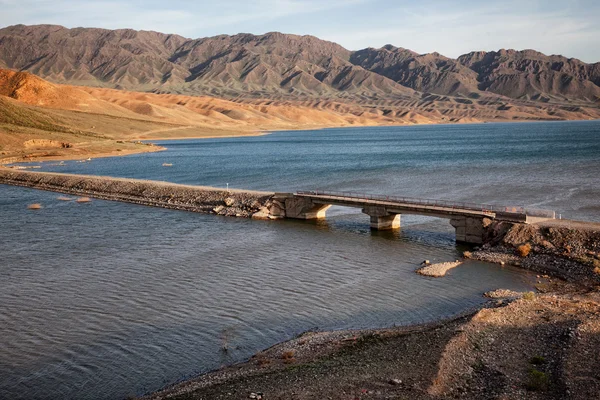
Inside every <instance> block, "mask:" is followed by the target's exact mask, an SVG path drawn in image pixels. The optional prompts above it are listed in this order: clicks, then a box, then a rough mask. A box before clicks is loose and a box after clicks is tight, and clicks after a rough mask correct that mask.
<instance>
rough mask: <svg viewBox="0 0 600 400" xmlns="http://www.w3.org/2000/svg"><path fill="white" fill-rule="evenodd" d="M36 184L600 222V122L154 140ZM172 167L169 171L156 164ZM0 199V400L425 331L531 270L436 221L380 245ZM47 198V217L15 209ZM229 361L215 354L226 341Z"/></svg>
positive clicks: (165, 379)
mask: <svg viewBox="0 0 600 400" xmlns="http://www.w3.org/2000/svg"><path fill="white" fill-rule="evenodd" d="M157 143H158V144H160V145H163V146H166V147H167V148H168V150H167V151H164V152H159V153H150V154H140V155H133V156H127V157H121V158H106V159H95V160H92V161H91V162H87V163H78V162H75V161H67V162H66V163H65V164H66V165H65V166H59V165H57V163H56V162H46V163H40V164H38V165H41V166H42V168H41V170H42V171H56V172H69V173H81V174H98V175H109V176H122V177H132V178H142V179H155V180H165V181H170V182H177V183H187V184H201V185H210V186H218V187H226V186H227V185H229V187H237V188H246V189H257V190H270V191H294V190H303V189H308V190H310V189H328V190H340V191H344V190H351V191H359V192H366V193H373V194H394V195H401V196H407V197H420V198H436V199H450V200H457V201H470V202H484V203H494V204H504V205H525V206H529V207H537V208H547V209H553V210H556V211H557V212H558V213H560V214H561V215H562V216H563V217H564V218H573V219H586V220H592V221H600V204H599V203H600V202H599V200H598V199H600V185H599V184H598V183H599V179H598V177H599V176H600V122H597V121H591V122H568V123H567V122H565V123H512V124H477V125H439V126H417V127H380V128H350V129H341V128H340V129H326V130H321V131H294V132H277V133H273V134H271V135H266V136H259V137H250V138H249V137H245V138H229V139H206V140H186V141H169V142H157ZM163 163H172V164H173V166H172V167H163V166H162V164H163ZM58 196H59V195H58V194H56V193H51V192H42V191H37V190H31V189H25V188H17V187H10V186H5V185H0V221H1V222H2V229H0V254H1V258H0V348H2V349H3V350H2V352H1V353H0V398H10V399H21V398H22V399H45V398H48V399H51V398H65V399H102V398H105V399H119V398H125V397H127V396H129V395H140V394H143V393H146V392H148V391H153V390H157V389H159V388H161V387H163V386H165V385H168V384H171V383H174V382H177V381H179V380H181V379H185V378H189V377H192V376H194V375H196V374H199V373H203V372H207V371H210V370H213V369H215V368H218V367H220V366H222V365H227V364H231V363H234V362H239V361H242V360H244V359H246V358H248V357H249V356H251V355H252V354H254V353H255V352H257V351H259V350H261V349H264V348H266V347H269V346H271V345H273V344H275V343H277V342H280V341H282V340H286V339H289V338H291V337H294V336H295V335H297V334H299V333H301V332H303V331H306V330H310V329H319V330H330V329H346V328H367V327H387V326H393V325H407V324H414V323H422V322H429V321H435V320H437V319H440V318H443V317H449V316H452V315H456V314H458V313H460V312H462V311H464V310H466V309H468V308H470V307H474V306H477V305H479V304H481V303H483V302H484V301H485V299H484V298H483V297H482V293H483V292H485V291H487V290H492V289H496V288H507V289H514V290H530V289H531V287H532V284H533V283H534V282H535V276H534V275H532V274H529V273H527V272H526V271H522V270H518V269H515V268H508V267H500V266H498V265H492V264H486V263H481V262H474V261H470V262H467V263H465V264H464V265H462V266H460V267H459V268H456V269H454V270H452V271H451V272H450V273H449V275H448V276H446V277H444V278H440V279H433V278H427V277H423V276H419V275H417V274H415V272H414V270H415V269H416V268H417V267H418V264H419V263H420V262H421V261H422V260H424V259H429V260H431V261H432V262H438V261H440V262H441V261H449V260H454V259H456V258H457V257H459V256H460V254H461V253H462V251H463V250H465V248H463V247H461V246H457V245H456V244H455V243H454V231H453V228H452V227H451V226H450V225H449V223H448V221H447V220H441V219H436V218H427V217H420V216H403V218H402V224H403V227H402V229H401V230H399V231H397V232H374V231H371V230H370V229H369V223H368V221H369V219H368V216H366V215H364V214H361V213H360V210H356V209H346V208H341V207H336V208H332V209H331V211H329V212H328V218H327V220H325V221H320V222H310V221H255V220H246V219H236V218H226V217H217V216H212V215H202V214H194V213H189V212H181V211H173V210H164V209H155V208H149V207H143V206H136V205H131V204H122V203H115V202H107V201H100V200H94V201H92V202H91V203H89V204H76V203H74V202H63V201H59V200H58V199H57V197H58ZM31 203H42V204H43V206H44V208H43V209H41V210H36V211H33V210H27V205H28V204H31ZM225 344H226V345H227V347H228V348H229V349H230V350H229V351H227V352H223V351H222V350H221V348H222V346H223V345H225Z"/></svg>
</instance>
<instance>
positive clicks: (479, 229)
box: [450, 216, 491, 244]
mask: <svg viewBox="0 0 600 400" xmlns="http://www.w3.org/2000/svg"><path fill="white" fill-rule="evenodd" d="M490 223H491V220H490V219H489V218H477V217H458V216H455V217H454V218H452V219H451V220H450V225H452V226H453V227H454V229H455V230H456V241H457V242H461V243H469V244H482V243H483V234H484V230H485V227H486V226H488V225H489V224H490Z"/></svg>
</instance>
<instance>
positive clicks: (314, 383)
mask: <svg viewBox="0 0 600 400" xmlns="http://www.w3.org/2000/svg"><path fill="white" fill-rule="evenodd" d="M561 288H562V290H563V291H566V292H565V293H561V294H558V293H553V294H538V295H534V296H527V297H525V298H521V299H518V300H513V301H506V300H501V301H498V300H496V301H494V302H493V303H489V304H488V306H487V307H486V308H483V309H481V310H479V311H476V312H472V313H470V314H469V315H466V316H462V317H459V318H456V319H453V320H450V321H445V322H441V323H438V324H433V325H427V326H420V327H410V328H395V329H386V330H372V331H356V332H348V331H346V332H330V333H327V332H325V333H308V334H305V335H302V336H300V337H298V338H296V339H294V340H291V341H289V342H286V343H282V344H280V345H277V346H275V347H273V348H271V349H268V350H266V351H264V352H261V353H259V354H257V355H255V356H254V357H253V358H252V359H251V360H250V361H248V362H247V363H243V364H240V365H236V366H233V367H228V368H224V369H222V370H220V371H216V372H214V373H211V374H207V375H203V376H201V377H199V378H198V379H196V380H192V381H188V382H186V383H184V384H181V385H178V386H175V387H172V388H169V389H167V390H165V391H163V392H158V393H155V394H153V395H150V396H148V397H146V398H145V399H154V400H156V399H248V398H262V399H390V398H399V399H403V398H407V399H408V398H411V399H450V398H464V399H597V398H600V354H599V353H598V348H600V294H599V293H598V292H581V291H579V290H577V291H575V292H572V291H570V290H568V288H570V287H569V286H568V285H566V286H562V287H561Z"/></svg>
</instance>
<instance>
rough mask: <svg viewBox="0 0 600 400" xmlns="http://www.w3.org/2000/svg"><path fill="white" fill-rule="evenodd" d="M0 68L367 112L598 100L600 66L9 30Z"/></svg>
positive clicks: (238, 38)
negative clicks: (383, 107) (437, 104)
mask: <svg viewBox="0 0 600 400" xmlns="http://www.w3.org/2000/svg"><path fill="white" fill-rule="evenodd" d="M0 66H6V67H8V68H12V69H16V70H25V71H30V72H33V73H35V74H37V75H39V76H41V77H44V78H46V79H49V80H51V81H52V82H58V83H69V84H77V85H86V86H100V87H109V88H120V89H127V90H135V91H144V92H154V93H172V94H186V95H195V96H198V95H212V96H219V97H224V98H229V99H234V98H240V97H243V98H254V99H270V100H277V101H285V100H300V101H310V100H315V99H320V100H331V101H342V102H346V103H348V102H352V103H355V104H359V105H361V106H365V105H369V104H371V103H373V102H379V101H389V102H393V101H403V102H404V101H412V102H413V103H417V102H420V101H422V99H425V98H427V97H428V94H430V93H433V94H439V95H445V96H451V97H452V98H445V100H444V101H445V102H448V101H449V102H455V103H462V104H465V101H466V99H470V100H477V101H484V102H491V103H497V102H499V103H502V104H504V103H508V102H509V99H517V100H519V101H535V102H537V103H544V102H552V103H565V104H570V105H572V104H574V103H575V104H576V105H577V106H580V105H585V106H586V107H587V106H588V105H589V107H597V106H598V104H599V102H600V63H596V64H585V63H583V62H581V61H579V60H575V59H567V58H565V57H562V56H545V55H543V54H541V53H537V52H534V51H531V50H527V51H514V50H501V51H499V52H489V53H485V52H474V53H469V54H466V55H464V56H461V57H459V59H458V60H454V59H451V58H448V57H444V56H442V55H440V54H438V53H431V54H422V55H420V54H417V53H414V52H412V51H410V50H406V49H402V48H397V47H394V46H391V45H388V46H385V47H383V48H381V49H372V48H369V49H364V50H359V51H356V52H352V51H349V50H347V49H345V48H343V47H342V46H340V45H338V44H335V43H332V42H328V41H324V40H321V39H318V38H316V37H313V36H297V35H287V34H281V33H276V32H274V33H267V34H265V35H251V34H238V35H233V36H228V35H221V36H215V37H211V38H203V39H195V40H192V39H186V38H183V37H181V36H177V35H166V34H161V33H156V32H146V31H134V30H127V29H126V30H115V31H111V30H105V29H87V28H77V29H66V28H63V27H60V26H52V25H39V26H24V25H16V26H11V27H7V28H4V29H0ZM528 107H529V106H528ZM437 111H438V112H440V110H437Z"/></svg>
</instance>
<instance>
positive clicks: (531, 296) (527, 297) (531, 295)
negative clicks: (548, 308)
mask: <svg viewBox="0 0 600 400" xmlns="http://www.w3.org/2000/svg"><path fill="white" fill-rule="evenodd" d="M533 299H535V293H533V292H526V293H523V300H533Z"/></svg>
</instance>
